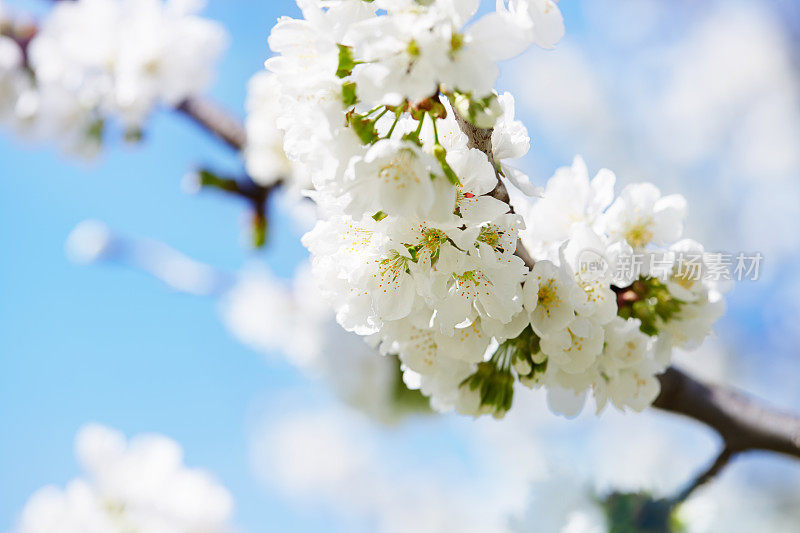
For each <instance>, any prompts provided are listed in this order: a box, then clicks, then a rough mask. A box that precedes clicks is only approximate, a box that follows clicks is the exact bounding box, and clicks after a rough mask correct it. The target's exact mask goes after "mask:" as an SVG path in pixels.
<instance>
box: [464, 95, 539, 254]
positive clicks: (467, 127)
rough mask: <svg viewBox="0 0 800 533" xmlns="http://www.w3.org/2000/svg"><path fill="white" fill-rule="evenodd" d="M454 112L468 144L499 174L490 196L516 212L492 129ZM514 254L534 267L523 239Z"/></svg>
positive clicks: (518, 243) (519, 240)
mask: <svg viewBox="0 0 800 533" xmlns="http://www.w3.org/2000/svg"><path fill="white" fill-rule="evenodd" d="M453 114H454V115H455V118H456V122H457V123H458V126H459V128H461V131H462V132H464V134H465V135H466V136H467V146H468V147H470V148H477V149H478V150H480V151H481V152H483V153H484V154H486V157H488V158H489V162H490V163H491V164H492V166H493V167H494V168H495V174H496V175H497V185H496V186H495V188H494V189H493V190H492V191H491V192H490V193H489V196H492V197H494V198H497V199H498V200H500V201H501V202H504V203H507V204H508V206H509V209H510V212H511V213H513V212H514V206H512V205H511V198H510V197H509V195H508V190H507V189H506V186H505V184H504V183H503V180H501V179H500V172H499V170H497V164H496V162H495V160H494V153H493V151H492V130H491V129H487V128H479V127H477V126H475V125H474V124H472V123H470V122H469V121H468V120H466V119H465V118H464V117H462V116H461V114H460V113H459V112H458V111H456V110H455V108H453ZM514 255H516V256H517V257H519V258H520V259H522V260H523V261H524V262H525V265H526V266H527V267H528V269H533V265H534V260H533V258H532V257H531V254H530V253H529V252H528V250H527V249H526V248H525V245H524V244H522V240H521V239H518V240H517V250H516V251H515V252H514Z"/></svg>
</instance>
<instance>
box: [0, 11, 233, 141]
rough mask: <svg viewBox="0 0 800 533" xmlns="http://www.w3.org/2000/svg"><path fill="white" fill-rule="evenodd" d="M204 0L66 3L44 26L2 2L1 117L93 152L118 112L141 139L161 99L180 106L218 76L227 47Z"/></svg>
mask: <svg viewBox="0 0 800 533" xmlns="http://www.w3.org/2000/svg"><path fill="white" fill-rule="evenodd" d="M201 6H202V2H200V1H195V0H166V2H165V1H162V0H77V1H74V2H58V3H57V4H56V5H55V6H54V7H53V9H52V10H51V11H50V12H49V13H48V15H47V16H46V17H45V18H44V19H43V20H42V21H41V24H40V25H39V27H38V28H37V27H34V26H31V25H29V24H25V23H20V22H15V21H14V20H13V17H10V16H9V17H4V16H3V11H2V10H0V34H2V35H3V36H2V37H0V120H2V121H3V122H5V123H10V124H11V126H12V127H13V128H14V129H15V130H17V131H19V132H20V133H21V134H23V135H26V136H29V137H33V138H35V139H45V140H58V141H59V142H60V143H61V144H62V145H63V146H64V148H65V149H67V150H68V151H70V152H75V153H79V154H82V155H92V154H94V153H95V152H96V151H97V150H98V149H99V147H100V145H101V143H102V140H103V136H104V130H105V129H106V126H107V122H108V120H109V119H114V120H116V121H118V122H119V123H120V124H121V127H122V128H123V130H124V134H125V137H126V139H128V140H138V139H139V138H140V137H141V135H142V126H143V123H144V121H145V120H146V118H147V117H148V115H149V114H150V112H151V111H152V110H153V108H154V107H155V106H157V105H166V106H173V107H174V106H177V105H179V104H180V103H181V102H182V101H183V100H184V99H186V98H188V97H191V96H194V95H196V94H198V93H199V92H201V91H203V90H204V89H205V88H206V87H207V85H208V84H209V83H210V82H211V81H212V79H213V76H214V72H215V66H216V61H217V59H218V57H219V56H220V54H221V52H222V51H223V50H224V48H225V46H226V45H227V34H226V33H225V30H224V29H223V28H222V27H221V26H220V25H219V24H217V23H215V22H212V21H210V20H206V19H203V18H200V17H199V16H197V15H196V12H197V11H198V9H199V8H200V7H201Z"/></svg>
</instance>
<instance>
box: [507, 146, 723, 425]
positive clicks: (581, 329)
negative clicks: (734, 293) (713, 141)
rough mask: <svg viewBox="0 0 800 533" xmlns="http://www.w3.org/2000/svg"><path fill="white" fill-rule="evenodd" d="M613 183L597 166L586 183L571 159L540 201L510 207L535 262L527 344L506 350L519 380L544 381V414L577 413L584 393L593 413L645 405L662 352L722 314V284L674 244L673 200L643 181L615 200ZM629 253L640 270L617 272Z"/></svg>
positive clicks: (679, 204) (678, 211) (666, 358)
mask: <svg viewBox="0 0 800 533" xmlns="http://www.w3.org/2000/svg"><path fill="white" fill-rule="evenodd" d="M615 179H616V178H615V176H614V174H613V173H612V172H610V171H609V170H606V169H603V170H601V171H600V172H598V173H597V175H596V176H595V177H594V178H593V179H591V180H590V179H589V175H588V172H587V169H586V165H585V163H584V162H583V160H582V159H581V158H580V157H576V158H575V161H574V162H573V164H572V166H571V167H564V168H561V169H559V170H558V171H557V172H556V174H555V175H554V176H553V178H551V179H550V180H549V181H548V183H547V186H546V188H545V191H544V194H543V197H542V198H540V199H537V200H536V201H535V202H528V201H522V202H519V203H518V204H517V207H518V211H519V212H520V213H522V214H523V215H524V216H525V218H526V221H527V224H528V227H527V229H526V230H524V231H523V232H522V234H521V241H522V242H523V243H524V244H525V246H526V247H527V249H528V250H529V251H530V252H531V255H532V256H533V258H534V260H535V264H534V266H533V269H532V271H531V272H530V274H529V275H528V276H527V278H526V281H525V286H524V288H523V301H524V306H525V310H526V312H528V313H529V314H530V318H531V331H530V332H529V333H530V335H531V338H532V342H533V344H534V345H535V347H534V348H533V349H531V350H530V351H531V354H530V356H529V355H528V354H527V353H525V354H523V356H522V357H521V358H519V355H517V357H518V359H517V363H516V364H517V366H518V369H517V370H518V373H519V375H520V377H521V381H522V382H523V383H526V384H529V385H532V386H546V387H547V388H548V392H549V399H550V405H551V407H552V408H554V410H556V411H558V412H562V413H565V414H575V413H577V412H578V411H579V410H580V408H581V407H582V406H583V403H584V398H585V394H586V392H588V391H592V392H593V393H594V397H595V400H596V403H597V407H598V410H599V409H602V408H603V407H604V406H605V404H606V403H607V402H609V401H610V402H611V403H613V404H614V405H616V406H617V407H619V408H624V407H626V406H627V407H632V408H634V409H636V410H641V409H643V408H645V407H647V406H648V405H650V404H651V403H652V402H653V400H654V399H655V397H656V396H657V394H658V392H659V386H658V381H657V379H656V375H657V374H658V373H660V372H662V371H663V370H664V369H665V368H666V366H667V365H668V364H669V363H670V359H671V353H672V349H673V348H674V347H680V348H689V349H691V348H695V347H697V346H698V345H699V344H700V343H701V342H702V341H703V340H704V339H705V338H706V337H707V336H708V334H709V333H710V331H711V327H712V325H713V323H714V322H715V321H716V320H717V319H718V318H719V317H720V316H721V315H722V313H723V312H724V308H725V306H724V301H723V300H722V297H721V294H722V292H723V290H724V289H725V288H726V287H725V286H724V283H719V282H717V281H716V280H714V278H713V277H710V276H705V275H703V272H704V270H705V269H706V268H707V266H706V265H705V263H704V258H705V257H709V256H708V255H707V254H704V250H703V247H702V245H700V244H699V243H697V242H695V241H692V240H690V239H683V238H682V236H683V226H684V218H685V214H686V201H685V200H684V198H683V197H682V196H679V195H669V196H662V195H661V192H660V191H659V190H658V189H657V188H656V187H655V186H654V185H652V184H650V183H635V184H631V185H628V186H627V187H625V188H624V189H623V190H622V191H621V193H620V194H619V196H617V197H615V194H614V184H615ZM631 257H642V258H644V260H643V261H642V265H641V268H639V269H636V270H631V269H626V268H624V265H622V264H621V263H622V262H624V261H626V260H629V259H630V258H631ZM650 257H654V258H657V260H652V261H651V260H647V259H649V258H650ZM688 261H691V265H688V264H686V263H687V262H688ZM654 265H655V266H654ZM651 268H653V269H655V270H653V271H651V270H650V269H651ZM633 273H635V275H633ZM531 370H532V372H531Z"/></svg>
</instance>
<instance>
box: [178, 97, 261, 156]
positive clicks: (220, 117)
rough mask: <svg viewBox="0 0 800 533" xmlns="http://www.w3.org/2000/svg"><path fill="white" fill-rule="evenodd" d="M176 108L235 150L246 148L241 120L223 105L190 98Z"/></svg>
mask: <svg viewBox="0 0 800 533" xmlns="http://www.w3.org/2000/svg"><path fill="white" fill-rule="evenodd" d="M175 110H176V111H178V112H179V113H181V114H182V115H184V116H186V117H188V118H189V119H191V120H192V121H193V122H194V123H195V124H197V125H198V126H200V127H201V128H203V129H205V130H206V131H208V132H209V133H211V134H212V135H214V136H215V137H216V138H217V139H219V140H221V141H222V142H224V143H225V144H226V145H228V146H229V147H230V148H232V149H234V150H235V151H237V152H240V151H242V150H243V149H244V147H245V144H246V143H247V135H246V133H245V130H244V127H242V124H241V122H240V121H239V120H237V119H236V118H235V117H233V116H232V115H231V114H230V113H228V112H226V111H225V110H223V109H222V108H221V107H219V106H217V105H215V104H212V103H211V102H209V101H207V100H201V99H198V98H188V99H186V100H184V101H183V102H181V103H180V104H179V105H178V106H177V107H176V108H175Z"/></svg>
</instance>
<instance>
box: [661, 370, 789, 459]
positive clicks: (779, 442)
mask: <svg viewBox="0 0 800 533" xmlns="http://www.w3.org/2000/svg"><path fill="white" fill-rule="evenodd" d="M659 381H660V382H661V394H659V396H658V398H656V401H655V402H654V403H653V406H654V407H656V408H658V409H661V410H662V411H668V412H671V413H676V414H680V415H684V416H687V417H689V418H693V419H695V420H697V421H698V422H701V423H703V424H705V425H707V426H709V427H711V428H713V429H714V430H715V431H716V432H717V433H718V434H719V436H720V437H721V438H722V440H723V442H724V444H725V447H726V448H727V449H729V450H730V452H731V453H733V454H736V453H740V452H745V451H749V450H764V451H771V452H776V453H781V454H784V455H789V456H792V457H797V458H800V418H798V417H797V416H795V415H792V414H788V413H784V412H782V411H779V410H776V409H774V408H772V407H770V406H768V405H765V404H763V403H761V402H760V401H757V400H755V399H753V398H751V397H750V396H748V395H746V394H744V393H742V392H739V391H737V390H734V389H730V388H727V387H723V386H720V385H706V384H703V383H700V382H699V381H697V380H695V379H694V378H692V377H691V376H689V375H687V374H685V373H684V372H682V371H680V370H678V369H677V368H674V367H670V368H668V369H667V370H666V372H664V373H663V374H662V375H661V376H659Z"/></svg>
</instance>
